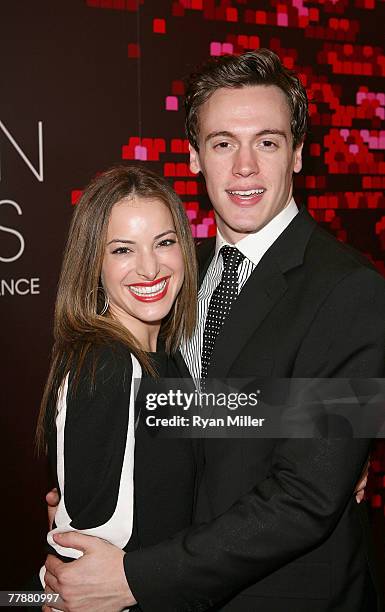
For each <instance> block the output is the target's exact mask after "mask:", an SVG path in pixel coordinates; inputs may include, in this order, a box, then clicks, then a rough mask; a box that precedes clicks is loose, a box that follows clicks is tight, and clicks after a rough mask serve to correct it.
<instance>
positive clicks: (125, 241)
mask: <svg viewBox="0 0 385 612" xmlns="http://www.w3.org/2000/svg"><path fill="white" fill-rule="evenodd" d="M167 234H176V231H175V230H172V229H169V230H166V231H165V232H162V233H161V234H158V235H157V236H154V240H159V238H163V236H167ZM115 242H120V243H122V244H136V242H135V240H126V239H125V238H113V239H112V240H110V241H109V242H107V246H108V245H109V244H114V243H115Z"/></svg>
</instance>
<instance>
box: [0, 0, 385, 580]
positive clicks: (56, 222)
mask: <svg viewBox="0 0 385 612" xmlns="http://www.w3.org/2000/svg"><path fill="white" fill-rule="evenodd" d="M53 5H55V6H53ZM384 22H385V3H384V2H383V0H289V1H288V2H281V1H280V0H66V1H65V2H64V1H61V2H56V3H52V2H49V1H48V0H38V1H37V2H26V1H25V0H24V1H23V0H5V1H4V2H2V6H1V9H0V27H1V36H0V49H1V52H0V66H1V70H0V73H1V75H2V95H1V97H0V190H1V191H0V264H1V274H0V300H1V304H2V307H3V319H2V320H3V325H2V329H3V333H2V337H3V367H2V373H3V382H2V397H3V402H2V411H1V419H2V420H1V431H2V434H3V439H2V445H1V446H2V452H3V463H2V465H3V466H4V467H5V469H4V475H3V483H4V497H3V504H2V506H3V507H2V513H3V520H2V524H3V525H4V526H5V527H6V529H5V530H3V543H4V544H5V550H6V551H7V552H6V555H7V560H8V563H7V568H5V571H3V576H2V581H3V583H2V585H1V588H2V589H8V588H11V587H12V588H15V587H16V586H20V585H21V584H22V581H23V580H24V579H25V578H27V577H28V576H29V575H30V574H31V573H32V571H34V570H35V569H36V568H37V567H38V565H39V563H40V562H41V561H42V559H43V543H44V542H43V536H42V534H43V533H44V531H45V522H46V518H45V505H44V493H45V491H46V490H47V487H49V477H48V476H47V474H46V468H45V463H44V460H42V459H41V460H37V459H36V457H35V455H34V450H33V433H34V427H35V422H36V415H37V411H38V406H39V400H40V396H41V391H42V387H43V384H44V379H45V376H46V373H47V366H48V360H49V352H50V347H51V343H52V336H51V327H52V313H53V303H54V297H55V288H56V283H57V278H58V273H59V268H60V260H61V253H62V249H63V244H64V240H65V235H66V231H67V228H68V223H69V220H70V217H71V214H72V210H73V205H74V204H76V201H77V199H78V197H79V194H80V193H81V190H82V188H83V186H84V185H85V184H86V183H87V182H88V181H89V179H90V178H91V177H92V176H93V175H94V174H95V173H96V172H97V171H100V170H103V169H105V168H107V167H109V166H111V165H112V164H115V163H117V162H120V161H122V160H127V161H128V160H140V161H142V162H143V163H145V164H148V166H149V167H150V168H152V169H153V170H155V171H158V172H159V173H161V174H164V176H166V177H168V179H169V180H170V182H171V183H172V185H173V186H174V188H175V190H176V191H177V192H178V194H179V195H180V197H181V199H182V201H183V203H184V206H185V208H186V210H187V214H188V216H189V218H190V221H191V226H192V230H193V233H194V235H195V236H196V237H198V238H204V237H207V236H212V235H213V234H214V233H215V223H214V218H213V214H212V212H211V211H210V207H209V202H208V199H207V195H206V192H205V188H204V184H203V183H202V181H201V180H200V179H198V178H197V177H196V176H195V175H193V174H191V172H190V171H189V168H188V155H187V152H188V143H187V140H186V139H185V136H184V129H183V94H184V84H183V79H184V77H185V76H186V75H188V73H189V72H190V71H191V70H193V68H194V67H195V66H196V65H197V64H199V63H200V62H201V61H203V60H205V59H206V58H207V57H208V56H210V55H211V56H219V55H222V54H225V53H235V54H239V53H242V52H243V51H245V50H248V49H255V48H258V47H270V48H271V49H273V50H274V51H276V52H277V53H278V54H279V55H280V57H281V58H282V60H283V62H284V63H285V65H286V66H288V67H289V68H294V69H295V70H296V71H298V72H299V74H300V75H301V79H302V82H303V83H304V85H305V86H306V88H307V91H308V95H309V99H310V114H311V128H310V131H309V135H308V138H307V142H306V145H305V154H304V158H305V161H304V168H303V171H302V173H301V174H300V175H299V176H296V182H295V195H296V200H297V202H298V203H301V204H305V205H306V206H307V207H308V208H309V210H310V211H311V213H312V215H313V216H314V217H315V218H316V219H317V220H318V221H319V222H320V223H321V224H323V225H324V226H325V227H327V228H328V229H329V230H330V231H331V232H333V233H334V234H335V235H336V236H337V237H338V238H339V239H340V240H342V241H347V242H349V243H351V244H352V245H354V246H355V247H356V248H358V249H359V250H361V251H362V252H363V253H365V254H366V255H367V256H368V257H369V258H371V259H372V261H373V262H374V263H375V265H376V266H377V267H378V269H379V270H380V271H381V273H383V274H384V275H385V256H384V247H385V198H384V186H385V178H384V176H385V128H384V119H385V88H384V74H385V51H384V46H383V23H384ZM384 486H385V452H384V446H383V445H381V444H377V447H376V450H375V452H374V455H373V460H372V468H371V482H370V486H369V498H370V504H371V507H372V518H373V523H374V524H375V526H376V532H377V534H378V537H379V538H382V539H383V536H384V503H385V490H384ZM5 500H6V501H5Z"/></svg>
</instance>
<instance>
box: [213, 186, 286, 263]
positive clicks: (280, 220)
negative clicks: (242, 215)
mask: <svg viewBox="0 0 385 612" xmlns="http://www.w3.org/2000/svg"><path fill="white" fill-rule="evenodd" d="M297 213H298V207H297V205H296V203H295V201H294V198H291V200H290V202H289V204H288V205H287V206H285V208H284V209H283V210H281V212H280V213H278V215H276V216H275V217H273V219H272V220H271V221H269V223H268V224H267V225H265V226H264V227H263V228H262V229H260V230H259V231H258V232H254V233H253V234H248V235H247V236H245V237H244V238H242V239H241V240H239V241H238V242H236V243H235V244H230V243H229V242H227V241H226V240H225V239H224V238H223V236H222V234H221V233H220V231H219V230H218V229H217V238H216V244H215V254H214V262H213V263H214V265H216V263H217V260H218V256H219V251H220V249H221V248H222V247H223V246H224V245H229V246H236V247H237V249H238V250H239V251H240V252H241V253H242V254H243V255H244V256H245V257H247V259H249V260H250V261H251V262H252V263H253V264H254V265H258V264H259V262H260V261H261V259H262V257H263V256H264V254H265V253H266V251H267V250H268V249H269V248H270V247H271V246H272V244H273V243H274V242H275V241H276V240H277V238H278V237H279V236H280V235H281V234H282V232H283V231H284V230H285V229H286V228H287V226H288V225H289V224H290V223H291V221H292V220H293V219H294V217H295V216H296V215H297Z"/></svg>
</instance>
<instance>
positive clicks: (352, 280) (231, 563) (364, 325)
mask: <svg viewBox="0 0 385 612" xmlns="http://www.w3.org/2000/svg"><path fill="white" fill-rule="evenodd" d="M214 244H215V243H214V241H206V242H205V243H204V244H203V245H202V248H201V249H200V259H201V269H202V275H204V273H205V272H206V270H207V267H208V265H209V263H210V261H211V258H212V256H213V253H214ZM384 374H385V281H384V279H383V278H382V277H381V276H380V275H379V274H378V273H377V272H376V271H375V270H374V269H373V267H372V266H371V265H370V263H369V262H368V261H367V260H366V259H364V258H363V257H362V256H361V255H359V254H358V253H357V252H355V251H353V250H352V249H350V248H349V247H347V246H346V245H343V244H341V243H339V242H338V241H337V240H336V239H335V238H333V237H332V236H331V235H329V233H327V232H325V231H324V230H323V229H321V228H320V227H319V226H318V225H317V224H316V223H315V222H314V221H313V219H312V218H311V216H310V215H309V214H308V213H307V211H306V210H305V209H302V210H301V211H300V213H299V214H298V215H297V216H296V217H295V219H294V220H293V221H292V222H291V224H290V225H289V226H288V227H287V228H286V230H285V231H284V232H283V233H282V234H281V236H280V237H279V238H278V239H277V240H276V242H275V243H274V244H273V246H272V247H271V248H270V249H269V250H268V252H267V253H266V254H265V256H264V257H263V259H262V260H261V262H260V263H259V265H258V266H257V267H256V269H255V270H254V272H253V273H252V275H251V277H250V278H249V280H248V281H247V283H246V284H245V286H244V287H243V289H242V292H241V293H240V295H239V297H238V299H237V301H236V302H235V304H234V305H233V308H232V311H231V313H230V315H229V316H228V318H227V319H226V321H225V323H224V325H223V327H222V329H221V331H220V334H219V336H218V338H217V341H216V344H215V347H214V352H213V355H212V360H211V365H210V369H209V373H208V376H209V377H213V378H214V377H218V378H219V377H222V378H224V377H232V378H237V377H238V378H242V377H248V376H252V377H253V376H261V377H299V378H307V377H309V378H315V377H322V378H323V377H325V378H327V377H352V378H356V377H357V378H359V377H383V376H384ZM202 447H203V448H202V453H203V461H204V468H203V478H202V481H201V484H200V488H199V499H198V505H197V510H196V517H195V518H196V523H197V524H198V525H197V526H195V527H192V528H190V529H189V530H187V531H185V532H183V533H180V534H177V535H176V536H174V537H173V538H171V539H170V540H168V541H166V542H163V543H161V544H159V545H158V546H156V547H151V548H148V549H143V550H142V551H138V552H135V553H133V554H128V555H126V557H125V561H124V563H125V569H126V574H127V578H128V581H129V584H130V586H131V587H132V590H133V592H134V594H135V595H136V597H137V599H138V601H139V602H140V604H141V607H142V609H143V610H144V611H145V612H147V611H154V612H155V611H158V610H159V611H162V612H163V611H164V612H168V611H170V612H171V611H188V610H189V611H190V610H191V611H192V610H202V611H203V610H207V609H209V608H210V607H212V608H215V609H223V610H226V611H234V612H235V611H236V612H239V611H249V612H251V611H253V612H254V611H258V612H309V611H310V610H312V612H321V611H322V612H324V611H326V610H338V611H339V612H359V611H361V610H362V609H363V607H364V605H365V604H364V599H365V594H364V593H365V580H366V579H367V563H368V561H367V559H368V548H367V543H366V537H365V535H364V531H365V529H364V525H363V520H364V519H363V517H362V516H361V515H362V514H363V512H362V510H363V509H362V507H361V506H358V505H357V504H356V502H355V499H354V493H353V492H354V486H355V484H356V482H357V481H358V478H359V476H360V473H361V471H362V468H363V465H364V463H365V460H366V457H367V455H368V452H369V441H368V440H365V439H349V438H340V439H336V438H335V439H326V438H318V439H278V440H277V439H275V440H274V439H241V440H237V439H216V440H213V439H211V440H205V441H203V442H202Z"/></svg>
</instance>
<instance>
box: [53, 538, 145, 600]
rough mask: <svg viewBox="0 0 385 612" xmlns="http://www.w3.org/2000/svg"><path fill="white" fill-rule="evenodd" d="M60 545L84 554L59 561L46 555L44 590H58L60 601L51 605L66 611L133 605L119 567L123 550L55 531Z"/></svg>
mask: <svg viewBox="0 0 385 612" xmlns="http://www.w3.org/2000/svg"><path fill="white" fill-rule="evenodd" d="M54 540H55V542H57V543H58V544H60V545H61V546H65V547H70V548H77V549H78V550H81V551H83V553H84V555H83V556H82V557H81V558H80V559H77V560H75V561H72V562H71V563H63V561H60V559H58V558H57V557H54V556H52V555H48V557H47V560H46V563H45V567H46V570H47V571H46V575H45V582H46V592H47V593H59V594H60V596H61V598H62V602H58V603H55V604H54V607H55V608H56V609H58V610H65V611H66V612H82V611H87V612H89V611H90V610H92V612H106V610H108V611H109V612H118V611H120V610H122V609H123V608H127V607H129V606H133V605H134V604H136V601H135V598H134V596H133V594H132V592H131V590H130V588H129V586H128V584H127V580H126V575H125V573H124V568H123V557H124V552H123V551H122V550H121V549H120V548H117V547H116V546H113V545H112V544H109V543H108V542H106V541H105V540H101V539H99V538H95V537H92V536H86V535H84V534H81V533H76V532H71V533H62V534H59V533H58V534H55V535H54Z"/></svg>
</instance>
